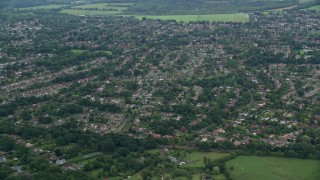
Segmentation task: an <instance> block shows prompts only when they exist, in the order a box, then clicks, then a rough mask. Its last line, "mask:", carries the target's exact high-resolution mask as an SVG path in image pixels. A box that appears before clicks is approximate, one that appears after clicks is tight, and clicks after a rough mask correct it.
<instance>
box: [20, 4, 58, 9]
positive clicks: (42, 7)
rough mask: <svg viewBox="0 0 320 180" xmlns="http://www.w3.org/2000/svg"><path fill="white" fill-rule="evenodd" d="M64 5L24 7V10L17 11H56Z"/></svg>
mask: <svg viewBox="0 0 320 180" xmlns="http://www.w3.org/2000/svg"><path fill="white" fill-rule="evenodd" d="M63 6H64V5H54V4H51V5H46V6H33V7H25V8H19V10H40V9H56V8H61V7H63Z"/></svg>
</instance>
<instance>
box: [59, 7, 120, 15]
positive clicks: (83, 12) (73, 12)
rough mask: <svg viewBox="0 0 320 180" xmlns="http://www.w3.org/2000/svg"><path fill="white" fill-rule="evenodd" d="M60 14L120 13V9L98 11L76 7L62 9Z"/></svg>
mask: <svg viewBox="0 0 320 180" xmlns="http://www.w3.org/2000/svg"><path fill="white" fill-rule="evenodd" d="M60 13H62V14H70V15H87V16H96V15H114V14H120V13H121V11H100V10H77V9H63V10H61V11H60Z"/></svg>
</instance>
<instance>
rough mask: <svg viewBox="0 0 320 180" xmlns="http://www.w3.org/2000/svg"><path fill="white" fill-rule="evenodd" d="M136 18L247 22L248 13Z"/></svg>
mask: <svg viewBox="0 0 320 180" xmlns="http://www.w3.org/2000/svg"><path fill="white" fill-rule="evenodd" d="M135 17H136V18H137V19H142V18H143V17H146V18H148V19H161V20H176V21H178V22H180V21H182V22H190V21H209V22H215V21H216V22H249V15H248V14H245V13H237V14H206V15H166V16H143V15H141V16H140V15H139V16H135Z"/></svg>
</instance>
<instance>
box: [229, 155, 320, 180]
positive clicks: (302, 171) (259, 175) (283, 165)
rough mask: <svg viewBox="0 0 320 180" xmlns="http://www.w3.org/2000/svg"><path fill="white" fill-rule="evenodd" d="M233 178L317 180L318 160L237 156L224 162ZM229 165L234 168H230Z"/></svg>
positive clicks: (318, 171) (245, 179)
mask: <svg viewBox="0 0 320 180" xmlns="http://www.w3.org/2000/svg"><path fill="white" fill-rule="evenodd" d="M226 165H227V169H228V171H229V172H230V175H231V179H235V180H270V179H272V180H319V179H320V161H317V160H304V159H295V158H277V157H257V156H239V157H237V158H236V159H233V160H231V161H228V162H227V163H226ZM231 166H232V167H233V168H234V169H233V170H230V168H231Z"/></svg>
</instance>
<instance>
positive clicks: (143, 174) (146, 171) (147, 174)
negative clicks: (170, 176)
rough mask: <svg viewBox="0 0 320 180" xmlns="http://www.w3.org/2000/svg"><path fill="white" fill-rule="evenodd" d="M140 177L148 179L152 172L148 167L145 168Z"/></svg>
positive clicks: (144, 179)
mask: <svg viewBox="0 0 320 180" xmlns="http://www.w3.org/2000/svg"><path fill="white" fill-rule="evenodd" d="M141 177H142V179H143V180H147V179H150V178H151V177H152V174H151V172H150V170H149V169H145V170H143V171H142V172H141Z"/></svg>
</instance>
